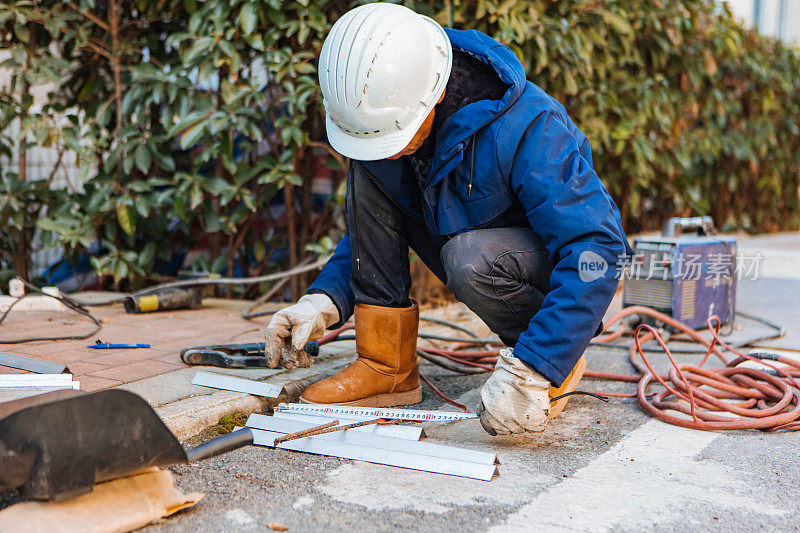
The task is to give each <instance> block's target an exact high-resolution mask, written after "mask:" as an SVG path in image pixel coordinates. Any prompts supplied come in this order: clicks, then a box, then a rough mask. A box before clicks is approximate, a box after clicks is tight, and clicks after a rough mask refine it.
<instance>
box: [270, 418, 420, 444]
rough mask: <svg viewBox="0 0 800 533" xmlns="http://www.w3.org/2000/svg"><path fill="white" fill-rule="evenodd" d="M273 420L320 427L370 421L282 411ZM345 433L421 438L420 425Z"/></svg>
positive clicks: (364, 428)
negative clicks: (331, 422) (335, 422)
mask: <svg viewBox="0 0 800 533" xmlns="http://www.w3.org/2000/svg"><path fill="white" fill-rule="evenodd" d="M274 418H284V419H286V420H295V421H298V422H308V423H309V424H314V425H317V426H318V425H320V424H324V423H325V422H330V421H331V420H341V421H342V424H349V423H351V422H362V421H364V420H372V419H373V418H374V417H371V416H359V417H356V416H337V417H336V418H333V417H327V416H317V415H305V414H301V413H286V412H283V411H275V415H274ZM347 431H358V432H359V433H372V434H373V435H385V436H387V437H395V438H398V439H408V440H419V439H420V438H422V435H423V430H422V426H421V425H415V426H399V425H386V426H381V425H379V424H373V425H371V426H362V427H360V428H352V429H348V430H347Z"/></svg>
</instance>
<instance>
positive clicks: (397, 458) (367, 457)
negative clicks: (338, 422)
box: [250, 428, 498, 481]
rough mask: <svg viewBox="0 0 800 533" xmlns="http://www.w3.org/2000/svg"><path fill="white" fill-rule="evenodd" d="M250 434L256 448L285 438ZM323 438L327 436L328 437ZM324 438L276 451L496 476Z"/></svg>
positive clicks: (465, 464)
mask: <svg viewBox="0 0 800 533" xmlns="http://www.w3.org/2000/svg"><path fill="white" fill-rule="evenodd" d="M250 430H251V431H252V432H253V444H256V445H258V446H270V447H272V446H275V439H277V438H278V437H280V436H282V435H285V433H280V432H277V431H265V430H261V429H253V428H251V429H250ZM347 431H350V430H345V431H342V432H341V433H346V432H347ZM326 435H331V433H328V434H326ZM326 435H317V436H315V437H304V438H302V439H296V440H290V441H288V442H282V443H280V444H278V446H277V447H278V448H281V449H283V450H292V451H296V452H305V453H313V454H316V455H327V456H332V457H341V458H342V459H353V460H356V461H365V462H367V463H376V464H381V465H387V466H397V467H400V468H408V469H411V470H421V471H423V472H433V473H436V474H448V475H451V476H458V477H466V478H472V479H479V480H482V481H491V480H492V478H493V477H494V476H495V475H497V473H498V472H497V466H495V465H494V464H479V463H470V462H469V461H459V460H456V459H444V458H441V457H431V456H428V455H419V454H416V453H409V452H401V451H396V450H386V449H381V448H373V447H370V446H362V445H359V444H352V443H349V442H342V441H331V440H324V439H322V438H321V437H324V436H326ZM386 438H390V437H386ZM397 440H403V439H397ZM407 442H408V441H407ZM417 444H421V443H417Z"/></svg>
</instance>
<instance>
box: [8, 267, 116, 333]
mask: <svg viewBox="0 0 800 533" xmlns="http://www.w3.org/2000/svg"><path fill="white" fill-rule="evenodd" d="M17 279H19V280H20V281H22V283H24V284H25V286H26V287H27V288H28V289H30V290H31V291H33V292H28V293H25V294H23V295H22V296H20V297H19V298H18V299H17V300H15V301H14V302H12V303H11V305H9V306H8V309H6V310H5V312H4V313H3V314H2V316H0V325H2V323H3V322H4V321H5V319H6V318H7V317H8V314H9V313H10V312H11V310H12V309H13V308H14V306H16V305H17V304H18V303H19V302H21V301H22V300H24V299H25V298H27V297H29V296H33V295H35V294H38V295H43V296H47V297H48V298H53V299H54V300H58V301H59V302H61V303H62V304H64V305H65V306H66V307H67V308H69V309H71V310H72V311H75V312H76V313H78V314H79V315H83V316H85V317H86V318H88V319H89V320H91V321H92V322H94V325H95V328H94V329H93V330H92V331H90V332H89V333H85V334H83V335H65V336H59V337H27V338H22V339H9V340H0V344H22V343H25V342H37V341H66V340H82V339H88V338H89V337H91V336H93V335H94V334H95V333H97V332H98V331H100V330H101V329H102V328H103V325H102V324H101V323H100V321H99V320H98V319H97V318H95V317H94V316H93V315H92V314H91V313H89V311H87V310H86V309H84V308H83V307H82V306H81V305H80V304H79V303H78V302H75V301H74V300H72V299H70V298H68V297H67V296H53V295H52V294H47V293H46V292H42V290H41V289H40V288H39V287H37V286H36V285H33V284H31V283H28V282H27V281H25V280H24V279H21V278H17Z"/></svg>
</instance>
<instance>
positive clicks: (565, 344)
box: [309, 29, 630, 386]
mask: <svg viewBox="0 0 800 533" xmlns="http://www.w3.org/2000/svg"><path fill="white" fill-rule="evenodd" d="M446 31H447V35H448V36H449V37H450V42H451V43H452V45H453V48H455V49H460V50H463V51H465V52H468V53H470V54H472V55H473V56H474V57H477V58H478V59H481V60H482V61H485V62H486V63H487V64H488V65H490V66H492V67H493V68H494V69H495V70H496V71H497V74H498V76H500V78H501V79H502V80H503V82H504V83H506V84H507V85H509V88H508V90H507V92H506V93H505V96H504V97H503V98H502V99H501V100H494V101H491V100H482V101H478V102H475V103H472V104H469V105H467V106H465V107H463V108H461V109H460V110H458V111H457V112H455V113H454V114H453V115H451V116H450V117H448V119H447V120H446V121H445V122H444V123H443V124H442V127H441V129H440V131H439V133H438V136H437V138H436V149H435V153H434V156H433V160H432V161H431V168H430V173H429V175H428V181H427V183H426V185H425V189H424V192H423V194H422V196H421V197H420V194H419V188H418V186H417V184H416V178H415V177H414V176H413V175H411V174H410V173H409V172H408V171H404V165H403V163H402V161H400V160H390V159H385V160H381V161H369V162H364V163H363V164H364V166H365V167H366V168H367V170H369V171H370V173H371V174H372V175H373V176H375V177H376V178H377V179H378V180H379V181H380V182H381V184H382V185H383V187H384V188H385V189H386V190H387V192H388V193H389V194H390V195H391V197H392V198H393V199H394V200H395V201H397V202H398V204H399V205H400V206H401V207H402V208H403V209H405V210H406V211H407V212H409V213H410V214H412V215H414V216H417V217H419V218H420V219H422V220H424V221H425V222H426V224H427V226H428V229H429V231H430V232H431V234H432V235H433V236H435V237H437V238H439V239H440V240H441V241H442V242H444V241H445V240H446V238H447V237H448V236H453V235H457V234H460V233H463V232H466V231H470V230H475V229H482V228H491V227H502V226H507V225H515V226H519V225H521V224H522V225H525V224H529V225H530V227H531V228H532V229H533V230H534V231H535V232H536V233H537V234H539V235H540V236H541V237H542V240H543V242H544V244H545V246H546V247H547V250H548V251H549V253H550V259H551V261H552V263H553V265H554V267H553V272H552V275H551V278H550V292H549V293H548V294H547V295H546V297H545V299H544V303H543V305H542V308H541V310H540V311H539V312H538V313H537V314H536V316H534V317H533V319H532V320H531V322H530V325H529V326H528V329H527V331H525V332H524V333H523V334H522V335H521V336H520V338H519V340H518V342H517V345H516V346H515V347H514V355H515V356H516V357H518V358H520V359H522V360H523V361H524V362H525V363H527V364H528V365H529V366H531V367H532V368H534V369H535V370H537V371H538V372H540V373H541V374H543V375H544V376H545V377H547V378H548V379H549V380H550V381H551V382H553V383H554V384H555V385H556V386H559V385H560V384H561V383H562V382H563V381H564V380H565V379H566V377H567V375H569V373H570V372H571V370H572V368H573V367H574V366H575V364H576V363H577V361H578V359H579V358H580V356H581V355H582V354H583V352H584V350H585V349H586V347H587V345H588V344H589V341H590V339H591V337H592V336H593V335H594V333H595V331H596V329H597V327H598V325H599V324H600V322H601V320H602V318H603V314H604V313H605V311H606V309H607V308H608V305H609V304H610V302H611V298H612V297H613V295H614V292H615V291H616V289H617V283H618V273H617V265H618V264H621V262H622V261H624V260H625V257H626V256H627V255H628V254H629V253H630V247H629V245H628V241H627V239H626V237H625V233H624V232H623V231H622V227H621V222H620V216H619V211H618V210H617V207H616V205H615V204H614V201H613V200H612V199H611V197H610V196H609V194H608V191H606V188H605V187H604V186H603V184H602V183H601V181H600V179H599V178H598V177H597V174H595V171H594V170H593V168H592V153H591V149H590V147H589V141H588V140H587V139H586V136H585V135H584V134H583V133H581V131H580V130H579V129H578V128H577V127H576V126H575V124H573V122H572V120H570V118H569V117H568V116H567V113H566V110H565V109H564V107H563V106H562V105H561V104H559V103H558V102H557V101H556V100H554V99H553V98H551V97H550V96H548V95H547V94H545V92H544V91H542V90H541V89H540V88H539V87H537V86H536V85H534V84H533V83H531V82H529V81H527V80H526V79H525V72H524V70H523V68H522V65H521V64H520V62H519V60H517V58H516V57H515V56H514V54H513V52H512V51H511V50H510V49H508V48H507V47H505V46H503V45H501V44H500V43H498V42H497V41H495V40H493V39H491V38H490V37H488V36H486V35H484V34H483V33H480V32H478V31H474V30H472V31H458V30H451V29H447V30H446ZM473 150H474V154H473V153H472V152H473ZM470 181H471V182H472V190H471V193H468V184H469V183H470ZM519 221H522V223H521V224H520V222H519ZM592 252H593V253H592ZM595 254H596V255H595ZM351 262H352V256H351V249H350V238H349V236H345V237H344V238H343V239H342V240H341V241H340V242H339V244H338V246H337V247H336V251H335V253H334V255H333V257H331V259H330V260H329V261H328V263H327V264H326V265H325V268H324V269H323V271H322V272H321V273H320V275H319V277H318V278H317V279H316V281H315V282H314V283H313V285H312V286H311V287H310V289H309V290H310V291H318V292H320V291H321V292H324V293H326V294H327V295H329V296H330V297H331V298H332V299H333V300H334V302H335V303H336V305H337V307H338V308H339V310H340V313H341V319H342V321H345V320H347V319H348V318H349V317H350V316H351V315H352V313H353V307H354V298H353V293H352V291H351V290H350V273H351ZM604 262H605V264H604ZM604 268H605V270H603V269H604ZM595 278H596V279H595Z"/></svg>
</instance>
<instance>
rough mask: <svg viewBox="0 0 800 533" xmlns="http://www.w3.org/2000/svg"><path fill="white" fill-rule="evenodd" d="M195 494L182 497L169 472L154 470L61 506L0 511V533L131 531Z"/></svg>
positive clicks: (36, 505)
mask: <svg viewBox="0 0 800 533" xmlns="http://www.w3.org/2000/svg"><path fill="white" fill-rule="evenodd" d="M203 496H204V494H203V493H201V492H192V493H189V494H183V493H182V492H181V491H179V490H178V489H177V488H175V483H174V479H173V477H172V472H170V471H168V470H160V469H157V468H153V469H149V470H147V471H145V472H142V473H139V474H134V475H132V476H128V477H124V478H121V479H115V480H113V481H108V482H106V483H100V484H98V485H95V487H94V490H93V491H92V492H90V493H89V494H83V495H81V496H78V497H76V498H72V499H70V500H65V501H62V502H52V501H48V502H22V503H17V504H15V505H12V506H11V507H7V508H5V509H3V510H2V511H0V532H2V533H29V532H30V533H34V532H41V531H47V532H48V533H61V532H64V533H67V532H70V533H71V532H74V531H81V532H84V533H107V532H124V531H133V530H134V529H138V528H140V527H144V526H146V525H147V524H149V523H150V522H152V521H154V520H158V519H159V518H162V517H165V516H169V515H171V514H173V513H176V512H178V511H180V510H181V509H185V508H187V507H191V506H192V505H194V504H195V503H197V502H198V501H200V500H201V499H202V498H203Z"/></svg>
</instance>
